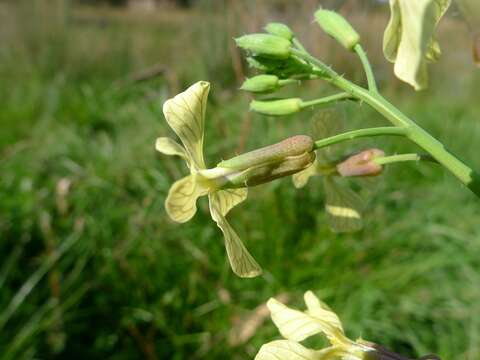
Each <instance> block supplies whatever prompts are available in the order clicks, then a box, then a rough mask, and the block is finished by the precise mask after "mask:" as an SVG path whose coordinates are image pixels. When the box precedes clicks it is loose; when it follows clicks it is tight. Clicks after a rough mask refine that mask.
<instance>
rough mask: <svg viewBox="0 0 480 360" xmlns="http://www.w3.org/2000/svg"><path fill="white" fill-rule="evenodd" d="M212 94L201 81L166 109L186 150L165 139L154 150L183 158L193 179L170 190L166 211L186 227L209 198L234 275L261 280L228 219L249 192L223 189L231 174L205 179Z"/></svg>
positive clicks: (183, 181) (169, 101)
mask: <svg viewBox="0 0 480 360" xmlns="http://www.w3.org/2000/svg"><path fill="white" fill-rule="evenodd" d="M209 90H210V84H209V83H208V82H206V81H199V82H197V83H195V84H194V85H192V86H190V87H189V88H188V89H187V90H186V91H184V92H182V93H180V94H178V95H177V96H175V97H174V98H173V99H169V100H167V101H166V102H165V104H164V105H163V113H164V115H165V119H166V120H167V123H168V124H169V125H170V127H171V128H172V130H173V131H174V132H175V133H176V134H177V136H178V137H179V138H180V140H181V142H182V144H183V146H181V145H180V144H178V143H177V142H175V141H174V140H172V139H170V138H166V137H162V138H158V139H157V141H156V145H155V147H156V149H157V150H158V151H160V152H161V153H163V154H166V155H178V156H180V157H181V158H183V159H184V160H185V161H186V163H187V166H188V168H189V170H190V175H188V176H185V177H184V178H182V179H180V180H178V181H176V182H175V183H174V184H173V185H172V186H171V188H170V190H169V192H168V196H167V199H166V200H165V208H166V210H167V213H168V215H169V216H170V218H171V219H172V220H174V221H176V222H179V223H184V222H186V221H188V220H190V219H191V218H192V217H193V216H194V215H195V213H196V211H197V205H196V203H197V199H198V198H199V197H201V196H208V201H209V207H210V214H211V216H212V219H213V220H214V221H215V222H216V223H217V225H218V227H219V228H220V229H221V230H222V232H223V235H224V237H225V247H226V250H227V256H228V259H229V261H230V265H231V267H232V270H233V272H234V273H235V274H237V275H238V276H241V277H254V276H258V275H260V274H261V272H262V270H261V268H260V266H259V265H258V264H257V262H256V261H255V259H254V258H253V257H252V256H251V255H250V253H249V252H248V250H247V249H246V248H245V245H244V244H243V242H242V241H241V240H240V238H239V237H238V235H237V233H236V232H235V231H234V230H233V228H232V227H231V225H230V224H229V223H228V221H227V219H226V217H225V216H226V215H227V214H228V212H229V211H230V210H231V209H232V208H233V207H234V206H236V205H238V204H239V203H241V202H242V201H244V200H245V199H246V198H247V189H246V188H239V189H220V188H221V185H222V184H220V182H222V179H225V176H226V175H228V174H230V173H231V171H229V170H221V171H217V172H216V174H215V176H213V177H212V176H205V175H203V173H204V172H205V171H206V170H207V167H206V165H205V160H204V157H203V138H204V125H205V110H206V106H207V97H208V93H209ZM222 171H223V172H222ZM207 172H208V171H207Z"/></svg>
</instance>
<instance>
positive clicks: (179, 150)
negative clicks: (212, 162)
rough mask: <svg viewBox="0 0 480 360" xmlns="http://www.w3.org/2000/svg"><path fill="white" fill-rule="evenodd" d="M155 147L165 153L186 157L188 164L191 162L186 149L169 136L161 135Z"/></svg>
mask: <svg viewBox="0 0 480 360" xmlns="http://www.w3.org/2000/svg"><path fill="white" fill-rule="evenodd" d="M155 149H156V150H157V151H159V152H161V153H162V154H165V155H177V156H180V157H181V158H182V159H184V160H185V161H186V162H187V164H188V163H189V162H190V161H189V158H188V155H187V153H186V152H185V149H184V148H183V147H182V146H181V145H180V144H179V143H177V142H176V141H175V140H173V139H170V138H169V137H159V138H157V140H156V141H155Z"/></svg>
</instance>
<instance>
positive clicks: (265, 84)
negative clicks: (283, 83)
mask: <svg viewBox="0 0 480 360" xmlns="http://www.w3.org/2000/svg"><path fill="white" fill-rule="evenodd" d="M278 88H279V83H278V77H277V76H275V75H257V76H254V77H252V78H250V79H247V80H245V81H244V82H243V84H242V86H241V87H240V89H241V90H245V91H251V92H255V93H262V92H268V91H274V90H276V89H278Z"/></svg>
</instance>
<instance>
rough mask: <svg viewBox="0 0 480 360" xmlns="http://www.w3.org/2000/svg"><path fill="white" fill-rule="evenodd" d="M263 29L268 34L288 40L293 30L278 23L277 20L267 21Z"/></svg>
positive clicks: (291, 36)
mask: <svg viewBox="0 0 480 360" xmlns="http://www.w3.org/2000/svg"><path fill="white" fill-rule="evenodd" d="M265 31H266V32H268V33H269V34H272V35H276V36H280V37H282V38H284V39H287V40H289V41H290V40H292V38H293V31H292V30H290V28H289V27H288V26H287V25H285V24H282V23H278V22H272V23H269V24H267V26H265Z"/></svg>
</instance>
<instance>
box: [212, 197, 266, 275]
mask: <svg viewBox="0 0 480 360" xmlns="http://www.w3.org/2000/svg"><path fill="white" fill-rule="evenodd" d="M240 199H242V196H241V195H240V196H239V197H238V198H235V199H234V198H233V197H231V196H230V195H226V191H218V192H214V193H211V194H210V195H209V203H210V213H211V215H212V219H213V220H214V221H215V222H216V223H217V226H218V227H219V228H220V230H222V232H223V236H224V237H225V247H226V250H227V256H228V260H229V261H230V266H231V267H232V270H233V272H234V273H235V274H237V275H238V276H240V277H245V278H250V277H255V276H258V275H260V274H261V273H262V269H261V268H260V266H259V265H258V263H257V262H256V261H255V259H254V258H253V257H252V255H250V253H249V252H248V250H247V248H246V247H245V245H244V244H243V242H242V240H240V238H239V237H238V235H237V233H236V232H235V230H233V228H232V226H231V225H230V224H229V223H228V221H227V219H226V218H225V216H224V214H226V213H227V212H228V211H229V210H230V209H231V208H232V207H233V206H234V205H236V204H238V203H239V202H240V201H242V200H243V199H242V200H240ZM239 200H240V201H239Z"/></svg>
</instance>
